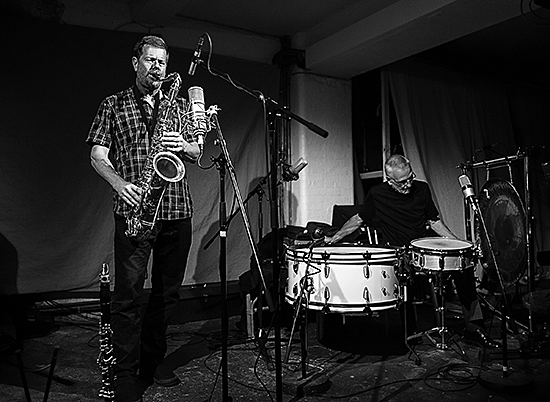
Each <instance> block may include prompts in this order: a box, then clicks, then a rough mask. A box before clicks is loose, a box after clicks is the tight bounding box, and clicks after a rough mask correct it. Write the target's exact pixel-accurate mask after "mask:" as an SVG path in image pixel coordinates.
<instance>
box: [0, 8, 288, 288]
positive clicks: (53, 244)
mask: <svg viewBox="0 0 550 402" xmlns="http://www.w3.org/2000/svg"><path fill="white" fill-rule="evenodd" d="M0 22H1V28H0V30H1V34H2V37H3V38H4V43H6V44H9V45H8V47H9V48H10V49H11V52H13V54H12V55H11V56H10V57H9V58H8V59H7V60H5V62H4V63H3V68H2V71H3V80H2V92H1V95H0V117H1V121H2V128H1V134H2V145H1V146H0V194H1V197H0V256H1V257H0V264H1V269H0V294H1V293H8V294H13V293H41V292H49V291H68V290H76V289H86V290H88V289H96V288H97V285H98V274H99V271H100V269H101V265H102V263H104V262H107V263H109V264H111V268H112V269H113V268H114V267H112V261H113V251H112V236H113V235H112V233H113V232H112V230H113V218H112V206H111V188H110V186H109V185H108V184H107V183H105V182H104V181H103V180H102V179H101V178H100V177H99V176H98V175H97V174H96V173H95V171H94V170H93V169H92V167H91V166H90V163H89V147H88V146H87V145H86V144H85V142H84V141H85V139H86V135H87V133H88V130H89V128H90V125H91V122H92V119H93V117H94V114H95V112H96V110H97V108H98V106H99V103H100V101H101V100H102V99H103V98H104V97H105V96H107V95H109V94H111V93H114V92H116V91H119V90H121V89H124V88H126V87H128V86H130V85H132V83H133V80H134V72H133V69H132V65H131V57H132V49H133V46H134V44H135V43H136V42H137V41H138V40H139V39H140V38H141V37H142V36H143V35H142V34H135V33H123V32H112V31H103V30H97V29H89V28H81V27H72V26H67V25H59V24H54V23H48V22H44V21H41V20H33V19H22V18H16V17H12V16H3V17H2V19H1V21H0ZM213 41H214V49H215V48H216V47H215V44H216V38H215V37H213ZM207 53H208V50H207V49H206V48H205V49H203V55H205V57H206V54H207ZM190 60H191V53H190V52H183V51H179V50H176V49H171V55H170V62H169V68H168V70H169V71H170V72H171V71H176V72H179V73H180V74H181V76H182V79H183V85H182V90H181V95H183V96H186V97H187V88H188V87H190V86H193V85H198V86H201V87H203V88H204V93H205V102H206V106H207V107H208V106H209V105H213V104H216V105H218V106H219V107H220V108H221V110H220V111H219V113H218V118H219V122H220V127H221V131H222V133H223V136H224V138H225V140H226V142H227V145H228V148H229V153H230V156H231V160H232V161H233V164H234V165H235V170H236V175H237V180H238V183H239V187H240V191H241V193H242V194H243V198H245V197H246V195H247V193H248V192H249V191H250V190H251V189H252V188H254V187H255V185H256V184H257V180H258V179H259V178H261V177H263V176H264V175H265V174H266V157H265V155H266V151H265V144H266V138H265V134H264V128H263V125H264V121H263V110H262V105H261V103H259V102H258V101H257V100H256V99H255V98H253V97H251V96H250V95H247V94H245V93H244V92H242V91H240V90H238V89H236V88H234V87H233V86H232V85H230V84H229V83H227V82H226V81H225V80H222V79H221V78H218V77H213V76H212V75H210V74H209V73H208V72H207V71H206V70H205V69H202V68H198V69H197V72H196V74H195V76H193V77H189V76H188V75H187V74H186V72H187V70H188V68H189V62H190ZM212 66H213V67H215V68H216V69H217V70H219V71H222V72H226V73H228V74H229V75H231V77H232V78H233V79H234V80H236V81H238V82H241V83H243V84H244V85H246V86H247V87H249V88H252V89H257V90H260V91H262V92H263V93H264V94H265V95H266V96H269V97H271V98H275V96H276V94H277V91H278V71H277V68H276V67H275V66H271V65H262V64H257V63H246V62H239V61H235V60H229V59H223V58H218V57H216V56H215V55H214V56H213V57H212ZM215 138H216V133H215V132H211V133H210V134H209V135H208V137H207V139H206V145H205V152H204V158H203V159H202V164H203V165H205V166H207V165H210V164H211V160H210V157H211V156H214V157H217V156H218V155H219V154H220V149H219V147H217V146H215V145H214V143H213V142H214V139H215ZM187 175H188V177H189V181H190V186H191V191H192V195H193V199H194V208H195V216H194V219H193V223H194V228H195V230H194V239H193V247H192V250H191V256H190V260H189V265H188V270H187V273H186V276H185V283H188V284H197V283H200V284H203V283H209V282H219V280H220V279H219V272H218V268H219V241H218V240H216V241H214V242H213V244H212V246H211V247H210V248H208V250H206V251H204V250H203V249H202V248H203V246H204V244H205V243H206V242H207V241H208V240H209V239H210V238H211V237H212V236H214V235H215V234H216V233H217V229H218V227H219V224H218V216H219V215H218V210H219V208H218V206H219V201H220V199H219V194H220V191H219V190H220V188H219V183H220V181H219V174H218V171H217V170H216V169H210V170H202V169H200V168H199V167H198V166H197V165H187ZM225 187H226V191H227V194H226V200H227V208H228V213H231V208H232V206H233V205H234V203H233V198H234V192H233V190H232V185H231V181H230V180H229V176H227V177H226V185H225ZM256 202H257V201H256V198H253V199H252V200H251V201H250V203H249V205H250V209H251V211H249V213H250V220H251V222H250V223H251V227H252V230H253V235H254V237H255V240H257V236H258V230H257V229H256V228H257V227H258V221H257V218H256V215H257V207H255V205H254V204H255V203H256ZM266 215H267V217H266V219H267V218H268V216H269V214H268V213H266ZM264 227H269V224H268V225H264ZM227 249H228V254H227V279H228V280H234V279H236V278H238V275H240V273H242V272H244V271H245V270H247V269H248V268H249V258H250V254H251V251H250V247H249V243H248V240H247V237H246V235H245V232H244V227H243V223H242V218H241V215H238V216H237V217H236V218H235V219H234V220H233V222H232V223H231V225H230V228H229V231H228V237H227Z"/></svg>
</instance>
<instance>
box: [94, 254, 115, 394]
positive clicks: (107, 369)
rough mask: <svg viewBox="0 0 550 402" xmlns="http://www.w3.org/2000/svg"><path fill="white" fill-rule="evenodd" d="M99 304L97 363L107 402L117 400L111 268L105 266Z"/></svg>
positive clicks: (101, 278)
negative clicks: (112, 327) (114, 371)
mask: <svg viewBox="0 0 550 402" xmlns="http://www.w3.org/2000/svg"><path fill="white" fill-rule="evenodd" d="M99 283H100V285H99V286H100V288H99V304H100V306H101V322H100V324H99V356H98V358H97V363H98V365H99V368H100V369H101V384H102V385H101V390H100V391H99V397H100V398H103V400H104V401H105V402H107V401H109V402H110V401H114V400H115V391H114V384H113V380H114V375H113V368H114V365H115V364H116V359H115V357H114V355H113V343H112V335H113V332H112V330H111V289H110V281H109V266H108V265H107V264H103V266H102V268H101V272H100V274H99Z"/></svg>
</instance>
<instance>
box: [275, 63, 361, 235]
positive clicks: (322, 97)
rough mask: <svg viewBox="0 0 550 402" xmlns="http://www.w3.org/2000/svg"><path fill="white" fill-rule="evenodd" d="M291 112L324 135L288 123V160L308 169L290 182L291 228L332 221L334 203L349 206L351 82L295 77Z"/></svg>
mask: <svg viewBox="0 0 550 402" xmlns="http://www.w3.org/2000/svg"><path fill="white" fill-rule="evenodd" d="M291 87H292V88H291V94H292V98H291V110H292V112H294V113H295V114H297V115H299V116H300V117H302V118H304V119H305V120H307V121H309V122H311V123H314V124H316V125H318V126H319V127H321V128H323V129H325V130H326V131H328V133H329V135H328V137H327V138H323V137H321V136H319V135H317V134H316V133H314V132H313V131H310V130H309V129H308V128H306V127H305V126H303V125H302V124H300V123H297V122H294V121H293V122H292V126H291V127H292V128H291V141H290V142H291V146H292V158H291V160H292V161H296V160H297V159H298V158H299V157H304V158H305V159H306V160H307V161H308V166H307V167H306V168H305V169H304V170H302V172H300V179H299V180H298V181H295V182H292V183H291V189H290V193H289V197H290V198H289V203H290V205H291V206H290V211H289V213H288V215H286V216H288V222H286V223H287V224H290V225H297V226H306V224H307V223H308V222H326V223H330V222H331V221H332V207H333V206H334V205H335V204H353V151H352V132H351V81H349V80H341V79H334V78H326V77H320V76H316V75H313V74H305V73H296V74H294V75H293V76H292V81H291Z"/></svg>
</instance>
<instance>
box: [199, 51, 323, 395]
mask: <svg viewBox="0 0 550 402" xmlns="http://www.w3.org/2000/svg"><path fill="white" fill-rule="evenodd" d="M196 62H197V64H198V65H201V66H203V67H204V68H206V70H207V71H208V72H210V73H211V74H212V75H215V76H217V77H220V78H222V79H223V80H225V81H227V82H228V83H230V84H231V85H233V86H235V87H236V88H238V89H240V90H241V91H244V92H246V93H247V94H249V95H250V96H253V97H255V98H256V99H257V100H258V101H259V102H263V103H267V104H269V105H271V107H273V108H274V109H275V110H276V111H277V112H278V113H279V114H280V115H284V116H286V117H288V118H292V119H294V120H296V121H297V122H299V123H300V124H302V125H304V126H305V127H307V128H308V129H310V130H311V131H313V132H314V133H316V134H317V135H320V136H321V137H323V138H326V137H328V132H327V131H326V130H324V129H322V128H321V127H319V126H317V125H316V124H313V123H311V122H308V121H307V120H305V119H303V118H302V117H300V116H298V115H296V114H294V113H292V112H291V111H290V110H288V109H286V108H284V107H282V106H280V105H279V104H278V103H277V102H275V101H274V100H273V99H270V98H269V97H266V96H264V95H263V94H262V93H261V92H260V91H254V90H252V89H250V88H248V87H246V86H245V85H242V84H241V83H240V82H238V81H235V80H233V79H232V78H231V77H229V75H228V74H226V73H222V72H221V71H219V70H216V69H214V68H211V67H210V65H209V64H208V65H206V63H205V62H204V61H203V60H202V59H198V58H197V60H196ZM274 131H275V134H274V137H275V138H273V139H272V146H271V152H272V154H271V163H270V165H271V168H270V170H271V172H276V171H277V159H278V156H277V148H276V146H275V144H277V143H278V142H277V141H276V139H277V138H276V136H277V134H276V131H277V130H274ZM232 175H233V176H234V172H232ZM276 176H277V175H276V174H272V175H271V182H270V184H271V186H270V188H271V230H272V233H273V256H274V258H273V280H274V283H275V284H276V286H275V287H274V289H275V294H274V299H275V301H276V305H275V306H274V305H273V304H272V302H271V300H270V298H269V297H268V296H269V294H270V293H269V290H268V288H267V286H266V283H265V280H264V279H263V276H262V271H261V269H259V272H260V277H261V278H262V284H263V286H264V289H265V291H266V299H267V302H268V305H269V307H270V311H272V312H274V313H275V319H274V323H275V325H274V328H275V390H276V400H277V402H282V401H283V380H282V359H281V326H280V322H279V312H280V307H281V301H282V297H281V292H280V289H281V283H280V280H281V278H280V266H279V233H278V232H279V213H278V206H277V203H278V195H277V177H276ZM233 180H236V179H233ZM235 187H236V186H235ZM235 193H236V194H237V193H238V188H237V187H236V188H235ZM241 204H242V201H241ZM241 208H242V205H241ZM242 215H243V218H244V216H245V214H242ZM245 221H246V219H245ZM221 234H222V232H221V231H220V235H221ZM224 236H225V233H224ZM249 237H250V236H249ZM251 245H252V246H253V248H252V249H253V251H254V250H255V249H256V247H255V244H254V243H253V242H251ZM255 256H256V262H257V264H258V268H259V267H260V262H259V261H258V259H257V254H255Z"/></svg>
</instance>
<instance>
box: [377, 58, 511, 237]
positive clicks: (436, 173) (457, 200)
mask: <svg viewBox="0 0 550 402" xmlns="http://www.w3.org/2000/svg"><path fill="white" fill-rule="evenodd" d="M384 73H385V74H387V75H388V79H389V83H390V88H391V96H392V98H393V102H394V105H395V109H396V113H397V120H398V124H399V130H400V133H401V139H402V143H403V149H404V152H405V155H406V156H407V158H409V159H410V161H411V163H412V166H413V169H414V171H415V173H416V174H417V176H418V177H419V179H421V180H425V181H427V182H428V183H429V185H430V187H431V189H432V192H433V195H434V198H435V202H436V205H437V206H438V208H439V211H440V214H441V217H442V219H443V221H444V222H446V223H447V225H448V226H449V227H450V228H451V230H452V231H453V232H454V233H455V234H457V235H458V236H459V237H462V238H464V237H465V224H464V207H463V195H462V191H461V188H460V185H459V183H458V177H459V176H460V175H461V174H462V172H461V170H460V169H458V168H457V167H458V166H459V165H460V164H461V163H464V162H467V161H471V160H472V158H473V157H474V156H475V150H476V149H478V148H483V147H484V146H485V144H492V143H497V142H499V143H503V144H506V146H507V147H508V148H509V149H510V151H513V150H514V149H515V143H514V137H513V132H512V125H511V121H510V117H509V113H508V105H507V99H506V94H505V91H504V88H503V87H502V85H500V84H498V83H497V82H493V81H491V80H485V79H481V78H476V77H473V76H469V75H463V74H459V73H456V72H453V71H450V70H446V69H442V68H438V67H434V66H430V65H426V64H422V63H418V62H415V61H412V60H407V61H403V62H399V63H396V64H393V65H391V66H389V67H388V68H386V69H385V70H384Z"/></svg>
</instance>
